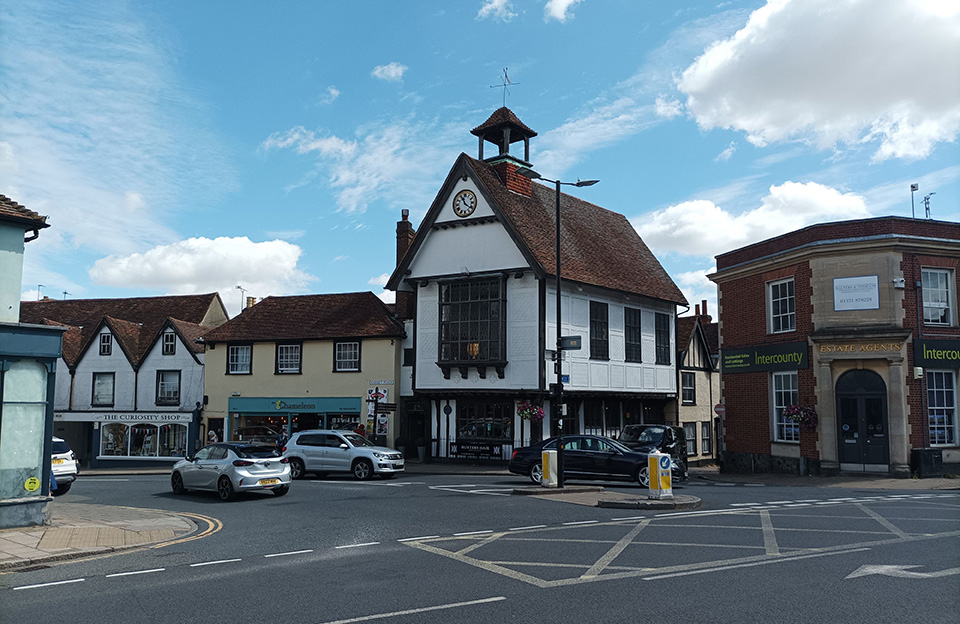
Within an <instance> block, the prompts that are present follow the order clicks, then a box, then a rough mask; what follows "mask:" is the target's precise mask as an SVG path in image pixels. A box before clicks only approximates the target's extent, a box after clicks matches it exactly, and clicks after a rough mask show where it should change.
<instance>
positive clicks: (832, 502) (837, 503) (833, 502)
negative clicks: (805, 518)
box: [814, 501, 843, 505]
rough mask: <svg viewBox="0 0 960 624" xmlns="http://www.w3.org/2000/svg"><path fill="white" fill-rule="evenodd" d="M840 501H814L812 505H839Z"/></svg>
mask: <svg viewBox="0 0 960 624" xmlns="http://www.w3.org/2000/svg"><path fill="white" fill-rule="evenodd" d="M842 502H843V501H820V502H817V503H814V505H839V504H840V503H842Z"/></svg>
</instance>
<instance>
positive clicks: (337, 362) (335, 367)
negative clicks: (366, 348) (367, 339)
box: [333, 338, 363, 373]
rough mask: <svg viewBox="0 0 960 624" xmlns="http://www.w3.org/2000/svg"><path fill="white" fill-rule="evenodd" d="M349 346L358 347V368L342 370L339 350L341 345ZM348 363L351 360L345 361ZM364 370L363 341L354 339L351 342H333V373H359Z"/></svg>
mask: <svg viewBox="0 0 960 624" xmlns="http://www.w3.org/2000/svg"><path fill="white" fill-rule="evenodd" d="M347 344H356V345H357V359H356V363H357V367H356V368H340V358H339V357H338V355H339V354H338V352H337V350H338V348H339V347H340V345H347ZM343 361H344V362H348V361H351V360H343ZM362 369H363V341H362V340H360V339H359V338H354V339H350V340H335V341H334V342H333V372H335V373H359V372H361V371H362Z"/></svg>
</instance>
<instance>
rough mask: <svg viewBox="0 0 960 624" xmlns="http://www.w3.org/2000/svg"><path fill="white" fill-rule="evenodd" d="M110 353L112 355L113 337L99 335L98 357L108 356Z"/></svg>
mask: <svg viewBox="0 0 960 624" xmlns="http://www.w3.org/2000/svg"><path fill="white" fill-rule="evenodd" d="M111 353H113V336H112V335H110V334H100V355H110V354H111Z"/></svg>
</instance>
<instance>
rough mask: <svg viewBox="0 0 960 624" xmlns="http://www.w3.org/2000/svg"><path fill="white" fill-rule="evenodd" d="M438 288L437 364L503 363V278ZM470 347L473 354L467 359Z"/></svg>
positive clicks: (504, 351) (461, 281)
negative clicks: (473, 348) (474, 352)
mask: <svg viewBox="0 0 960 624" xmlns="http://www.w3.org/2000/svg"><path fill="white" fill-rule="evenodd" d="M439 286H440V296H439V297H438V306H439V307H438V313H439V316H438V320H437V323H438V330H439V336H438V338H439V339H438V341H437V342H438V345H437V363H438V364H443V365H460V366H469V365H476V364H479V363H483V364H506V360H507V328H506V325H507V282H506V278H505V277H503V276H496V277H482V278H477V279H469V280H456V281H449V282H441V283H440V285H439ZM474 344H476V349H477V353H476V355H474V356H471V355H470V350H471V348H472V345H474Z"/></svg>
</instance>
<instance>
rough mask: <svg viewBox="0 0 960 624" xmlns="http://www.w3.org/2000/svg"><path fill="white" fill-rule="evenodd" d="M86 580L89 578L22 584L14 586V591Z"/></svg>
mask: <svg viewBox="0 0 960 624" xmlns="http://www.w3.org/2000/svg"><path fill="white" fill-rule="evenodd" d="M85 580H87V579H82V578H78V579H70V580H69V581H54V582H53V583H38V584H36V585H21V586H20V587H14V588H13V591H17V590H18V589H36V588H37V587H50V586H52V585H66V584H67V583H82V582H83V581H85Z"/></svg>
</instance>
